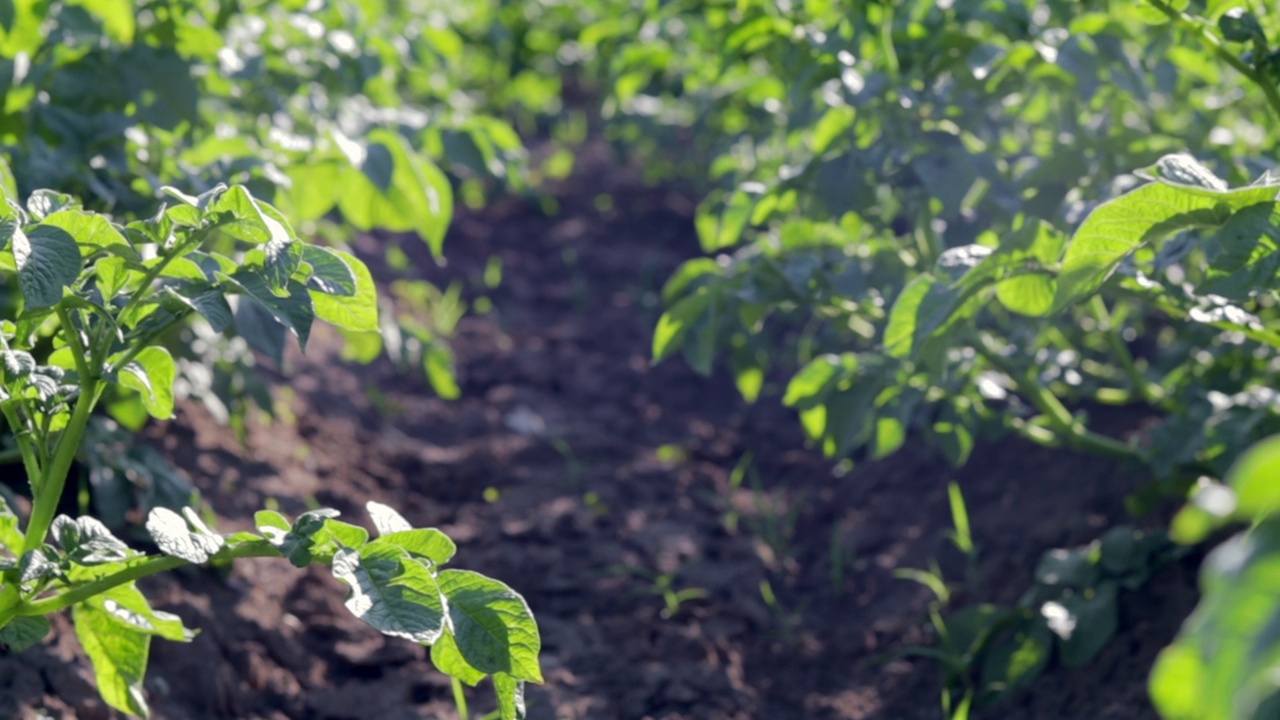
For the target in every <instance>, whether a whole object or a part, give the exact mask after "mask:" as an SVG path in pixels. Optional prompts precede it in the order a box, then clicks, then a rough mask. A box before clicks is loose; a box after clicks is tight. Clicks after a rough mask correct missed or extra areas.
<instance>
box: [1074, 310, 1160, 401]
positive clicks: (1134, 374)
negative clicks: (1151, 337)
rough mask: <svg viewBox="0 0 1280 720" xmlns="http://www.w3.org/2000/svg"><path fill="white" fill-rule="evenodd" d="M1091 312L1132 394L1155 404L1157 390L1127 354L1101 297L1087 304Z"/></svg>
mask: <svg viewBox="0 0 1280 720" xmlns="http://www.w3.org/2000/svg"><path fill="white" fill-rule="evenodd" d="M1089 307H1090V309H1091V310H1092V311H1093V316H1094V319H1096V320H1097V321H1098V329H1099V330H1101V331H1102V332H1103V334H1105V335H1106V337H1107V344H1108V345H1110V346H1111V352H1112V353H1113V354H1114V355H1115V356H1116V357H1118V358H1120V365H1121V366H1122V367H1124V373H1125V375H1126V376H1127V377H1128V378H1129V385H1130V386H1132V388H1133V392H1134V393H1136V394H1137V396H1138V399H1140V400H1142V401H1143V402H1145V403H1148V404H1155V403H1156V402H1158V401H1159V399H1160V398H1159V397H1158V395H1159V394H1160V393H1159V391H1158V389H1157V388H1154V387H1152V385H1151V383H1149V382H1147V378H1146V376H1144V375H1143V374H1142V371H1141V370H1139V369H1138V365H1137V363H1135V362H1134V360H1133V354H1132V353H1130V352H1129V346H1128V345H1126V344H1125V341H1124V337H1123V336H1121V334H1120V329H1119V328H1118V327H1117V326H1116V323H1114V322H1113V318H1112V316H1111V313H1109V312H1108V311H1107V304H1106V302H1105V301H1104V300H1103V299H1102V296H1101V295H1094V296H1093V299H1092V300H1091V301H1090V304H1089Z"/></svg>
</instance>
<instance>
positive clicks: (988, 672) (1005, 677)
mask: <svg viewBox="0 0 1280 720" xmlns="http://www.w3.org/2000/svg"><path fill="white" fill-rule="evenodd" d="M1052 657H1053V634H1052V633H1051V632H1050V631H1049V628H1048V627H1047V626H1046V625H1045V624H1044V623H1043V622H1037V621H1034V620H1027V621H1022V622H1019V623H1018V624H1017V625H1015V626H1014V628H1013V629H1012V630H1010V631H1009V632H1008V633H1006V634H1005V635H1004V636H1003V637H1001V638H999V639H998V640H997V641H995V642H994V644H993V646H992V647H991V648H990V649H989V650H988V651H987V652H985V653H983V657H982V671H981V677H982V687H983V690H984V691H986V692H988V693H995V694H1003V693H1006V692H1008V691H1010V690H1013V689H1015V688H1019V687H1022V686H1024V685H1026V684H1027V683H1030V682H1031V681H1033V680H1035V679H1036V678H1037V677H1039V676H1040V674H1041V673H1043V672H1044V669H1045V668H1046V667H1047V666H1048V665H1049V659H1050V658H1052Z"/></svg>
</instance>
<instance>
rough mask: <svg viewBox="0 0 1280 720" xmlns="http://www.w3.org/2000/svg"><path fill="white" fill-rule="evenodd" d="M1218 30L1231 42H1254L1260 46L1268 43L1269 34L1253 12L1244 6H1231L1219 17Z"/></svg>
mask: <svg viewBox="0 0 1280 720" xmlns="http://www.w3.org/2000/svg"><path fill="white" fill-rule="evenodd" d="M1218 30H1219V31H1220V32H1221V33H1222V37H1223V39H1225V40H1228V41H1230V42H1238V43H1243V42H1254V43H1257V44H1258V46H1259V47H1265V46H1266V44H1267V34H1266V33H1265V32H1263V30H1262V25H1261V24H1259V23H1258V18H1257V16H1255V15H1254V14H1253V13H1251V12H1249V11H1248V10H1247V9H1245V8H1242V7H1236V8H1231V9H1230V10H1228V11H1227V12H1226V13H1225V14H1223V16H1222V17H1220V18H1218Z"/></svg>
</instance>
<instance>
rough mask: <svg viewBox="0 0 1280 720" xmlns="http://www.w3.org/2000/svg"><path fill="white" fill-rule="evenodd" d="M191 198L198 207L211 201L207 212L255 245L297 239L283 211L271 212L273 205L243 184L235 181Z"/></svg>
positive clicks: (225, 229) (224, 227) (221, 225)
mask: <svg viewBox="0 0 1280 720" xmlns="http://www.w3.org/2000/svg"><path fill="white" fill-rule="evenodd" d="M206 196H207V197H206ZM209 200H212V202H209ZM187 202H189V203H193V204H194V205H195V206H196V207H200V206H201V205H204V204H205V203H208V204H207V207H205V208H204V210H205V212H206V214H208V215H210V216H212V217H213V219H214V220H215V221H216V222H217V223H218V227H219V228H220V229H221V230H222V231H223V232H225V233H227V234H228V235H231V236H232V237H234V238H237V239H240V240H244V241H246V242H251V243H254V244H255V245H266V244H268V243H276V244H277V246H278V248H283V247H286V246H288V245H290V244H291V243H292V242H293V241H294V240H293V232H292V231H291V230H289V228H288V227H287V225H285V224H284V223H283V222H281V219H282V218H280V217H279V212H278V211H277V212H275V213H271V212H267V210H266V208H267V207H269V206H267V205H266V203H261V202H260V201H259V200H258V199H257V198H255V197H253V195H252V194H250V192H249V191H248V190H247V189H246V188H245V187H244V186H243V185H234V186H232V187H230V188H228V189H227V190H226V191H225V192H222V193H220V194H216V195H210V194H208V193H206V194H205V195H201V196H200V197H199V198H187ZM273 209H274V208H273Z"/></svg>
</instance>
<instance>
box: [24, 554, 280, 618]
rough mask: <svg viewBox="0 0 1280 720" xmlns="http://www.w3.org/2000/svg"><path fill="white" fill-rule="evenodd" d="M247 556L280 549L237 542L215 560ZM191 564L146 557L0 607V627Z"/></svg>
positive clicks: (182, 561) (259, 555)
mask: <svg viewBox="0 0 1280 720" xmlns="http://www.w3.org/2000/svg"><path fill="white" fill-rule="evenodd" d="M250 557H280V551H278V550H276V549H275V547H273V546H272V545H271V544H270V543H268V542H266V541H265V540H261V541H257V542H250V543H245V544H243V545H237V546H236V547H233V548H229V549H227V550H224V551H222V552H220V553H218V555H217V556H215V558H214V559H215V560H236V559H239V558H250ZM190 564H191V563H189V562H187V561H186V560H183V559H182V558H176V557H171V556H169V555H160V556H156V557H152V558H148V559H147V560H146V561H144V562H141V563H138V564H137V565H131V566H129V567H127V568H125V569H123V570H121V571H119V572H116V573H112V574H110V575H107V576H106V577H101V578H98V579H97V580H94V581H93V582H89V583H85V584H84V585H79V586H77V587H74V588H72V589H70V590H67V591H66V592H64V593H60V594H58V595H54V596H53V597H47V598H44V599H42V600H36V601H34V602H22V603H18V604H16V605H14V606H12V607H6V608H4V609H3V610H0V627H3V626H4V625H5V624H6V623H8V622H9V621H10V620H12V619H13V618H14V617H18V616H24V615H48V614H49V613H54V612H58V611H59V610H65V609H67V608H69V607H71V606H72V605H75V604H76V603H80V602H84V601H85V600H88V599H90V598H92V597H95V596H97V595H101V594H102V593H104V592H107V591H108V590H111V589H112V588H116V587H119V586H121V585H126V584H128V583H131V582H136V581H138V580H141V579H142V578H145V577H150V576H152V575H158V574H160V573H162V572H168V571H170V570H176V569H177V568H180V567H182V566H183V565H190Z"/></svg>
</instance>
